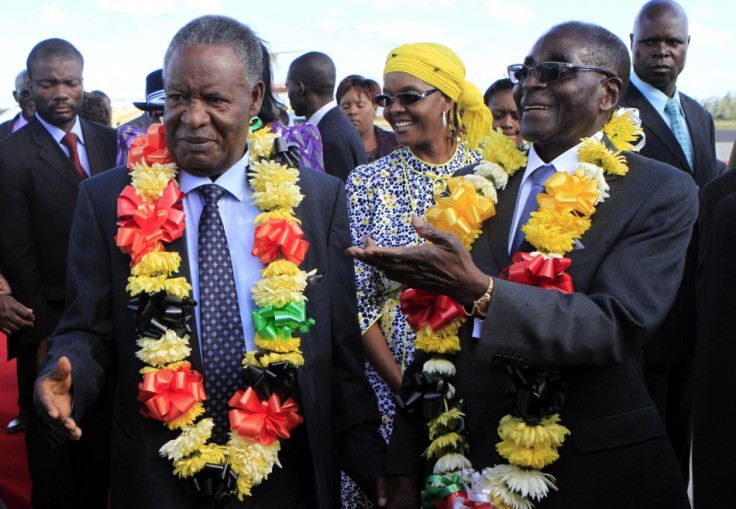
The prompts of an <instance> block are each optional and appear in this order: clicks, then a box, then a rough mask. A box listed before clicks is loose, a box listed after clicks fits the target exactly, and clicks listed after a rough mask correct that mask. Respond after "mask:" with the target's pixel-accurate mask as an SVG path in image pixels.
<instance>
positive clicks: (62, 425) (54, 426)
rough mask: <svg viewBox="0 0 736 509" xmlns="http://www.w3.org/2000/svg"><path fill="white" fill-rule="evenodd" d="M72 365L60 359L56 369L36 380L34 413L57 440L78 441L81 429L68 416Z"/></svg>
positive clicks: (69, 411)
mask: <svg viewBox="0 0 736 509" xmlns="http://www.w3.org/2000/svg"><path fill="white" fill-rule="evenodd" d="M71 390H72V365H71V363H70V362H69V359H67V358H66V357H62V358H61V359H59V362H58V363H57V365H56V367H55V368H54V369H52V370H51V371H50V372H49V373H48V374H46V375H44V376H43V377H41V378H39V379H38V380H36V387H35V392H34V398H33V402H34V404H35V406H36V412H38V414H39V415H40V416H41V419H42V420H43V421H44V422H45V423H46V424H47V425H48V427H49V429H50V431H51V433H52V434H53V435H55V436H56V437H57V438H61V439H69V440H79V439H80V438H81V437H82V429H81V428H80V427H79V426H77V423H76V422H74V419H72V418H71V417H70V416H69V414H70V413H71V409H72V393H71Z"/></svg>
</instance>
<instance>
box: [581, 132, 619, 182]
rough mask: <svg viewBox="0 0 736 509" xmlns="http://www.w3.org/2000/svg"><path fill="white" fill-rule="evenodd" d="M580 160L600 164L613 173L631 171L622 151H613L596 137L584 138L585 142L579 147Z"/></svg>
mask: <svg viewBox="0 0 736 509" xmlns="http://www.w3.org/2000/svg"><path fill="white" fill-rule="evenodd" d="M578 160H580V162H583V163H590V164H595V165H596V166H600V167H601V168H603V171H605V172H606V173H610V174H612V175H619V176H623V175H626V173H628V171H629V168H628V166H626V158H625V157H624V156H623V155H621V153H620V152H615V153H614V152H611V151H610V150H609V149H607V148H606V146H605V145H604V144H603V143H601V142H600V141H598V140H596V139H595V138H583V144H582V146H581V147H580V148H579V149H578Z"/></svg>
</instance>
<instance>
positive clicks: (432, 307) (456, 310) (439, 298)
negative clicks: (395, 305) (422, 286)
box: [401, 288, 465, 331]
mask: <svg viewBox="0 0 736 509" xmlns="http://www.w3.org/2000/svg"><path fill="white" fill-rule="evenodd" d="M401 312H402V313H404V314H405V315H406V321H407V322H409V325H411V328H412V329H414V330H419V329H420V328H421V327H423V326H424V325H426V324H427V323H429V325H430V327H432V330H433V331H438V330H440V329H441V328H442V327H444V326H445V325H447V324H449V323H450V322H451V321H452V319H453V318H457V317H458V316H465V311H464V310H463V307H462V306H461V305H460V303H459V302H457V301H454V300H452V299H451V298H450V297H448V296H447V295H441V294H439V293H434V292H428V291H426V290H418V289H416V288H405V289H404V291H403V292H401Z"/></svg>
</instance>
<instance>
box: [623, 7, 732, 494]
mask: <svg viewBox="0 0 736 509" xmlns="http://www.w3.org/2000/svg"><path fill="white" fill-rule="evenodd" d="M689 46H690V36H689V35H688V20H687V15H686V14H685V11H684V10H683V9H682V7H681V6H680V5H679V4H678V3H676V2H672V1H669V0H652V1H651V2H648V3H646V4H645V5H644V6H643V7H642V8H641V10H640V11H639V14H638V15H637V17H636V20H635V22H634V31H633V33H632V34H631V51H632V54H633V67H634V72H633V74H632V76H631V82H630V83H629V86H628V87H627V89H626V92H625V93H624V97H623V99H622V101H621V104H622V105H623V106H627V107H632V108H637V109H638V110H639V114H640V116H641V120H642V126H643V128H644V133H645V135H646V145H645V146H644V148H642V150H641V154H642V155H643V156H646V157H650V158H652V159H656V160H657V161H662V162H663V163H667V164H669V165H671V166H674V167H675V168H677V169H679V170H681V171H682V172H684V173H685V174H687V175H689V176H690V177H691V178H693V179H694V181H695V183H696V184H697V185H698V187H701V188H702V187H703V186H704V185H705V184H706V183H708V182H709V181H710V180H711V179H713V178H714V177H715V176H716V175H718V173H719V172H720V171H721V170H722V169H723V166H724V165H723V163H722V162H720V161H718V160H717V159H716V149H715V128H714V125H713V118H712V117H711V115H710V113H708V112H707V111H706V110H705V109H703V107H702V106H700V104H698V103H697V101H695V100H694V99H692V98H690V97H688V96H687V95H685V94H683V93H682V92H681V91H679V89H678V87H677V78H678V76H679V75H680V73H681V72H682V71H683V69H684V68H685V58H686V56H687V50H688V47H689ZM697 235H698V231H697V228H696V229H695V231H694V233H693V239H692V242H691V243H690V245H689V246H688V248H687V251H686V253H687V255H686V262H685V271H684V273H683V278H682V282H681V285H680V289H679V291H678V295H677V298H676V299H675V302H674V304H673V306H672V309H671V311H670V313H669V315H668V316H667V319H666V320H665V321H664V323H663V324H662V327H661V328H660V329H659V330H658V331H657V333H656V334H655V335H654V336H653V337H652V339H651V341H650V342H649V343H648V344H647V345H646V347H645V348H644V376H645V378H646V381H647V387H648V388H649V392H650V393H651V395H652V398H653V399H654V402H655V403H656V405H657V409H658V410H659V412H660V414H661V415H662V419H663V420H664V421H665V425H666V426H667V433H668V435H669V437H670V440H671V441H672V445H673V446H674V448H675V453H676V454H677V456H678V458H679V459H680V468H681V470H682V475H683V477H684V479H685V480H686V481H687V479H688V476H689V466H690V435H691V431H692V425H691V419H692V404H693V400H692V386H691V381H692V359H693V353H694V348H695V279H696V271H697V255H698V253H697V243H698V241H697Z"/></svg>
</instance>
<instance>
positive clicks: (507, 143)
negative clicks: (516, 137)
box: [480, 128, 527, 175]
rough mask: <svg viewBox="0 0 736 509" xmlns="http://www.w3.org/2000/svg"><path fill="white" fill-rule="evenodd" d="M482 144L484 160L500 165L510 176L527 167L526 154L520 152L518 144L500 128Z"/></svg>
mask: <svg viewBox="0 0 736 509" xmlns="http://www.w3.org/2000/svg"><path fill="white" fill-rule="evenodd" d="M480 144H481V146H482V147H483V148H482V152H483V159H485V160H486V161H490V162H492V163H496V164H500V165H501V166H502V167H503V169H504V170H506V173H508V174H509V175H513V174H514V173H516V171H517V170H518V169H519V168H523V167H524V166H526V162H527V156H526V154H525V153H524V152H522V151H521V150H519V149H518V148H517V147H516V143H515V142H514V141H513V140H511V139H510V138H509V137H508V136H506V135H505V134H503V132H502V131H501V129H500V128H499V129H496V130H493V131H491V133H490V134H489V135H488V136H486V137H485V138H484V139H483V140H482V141H481V142H480Z"/></svg>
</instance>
